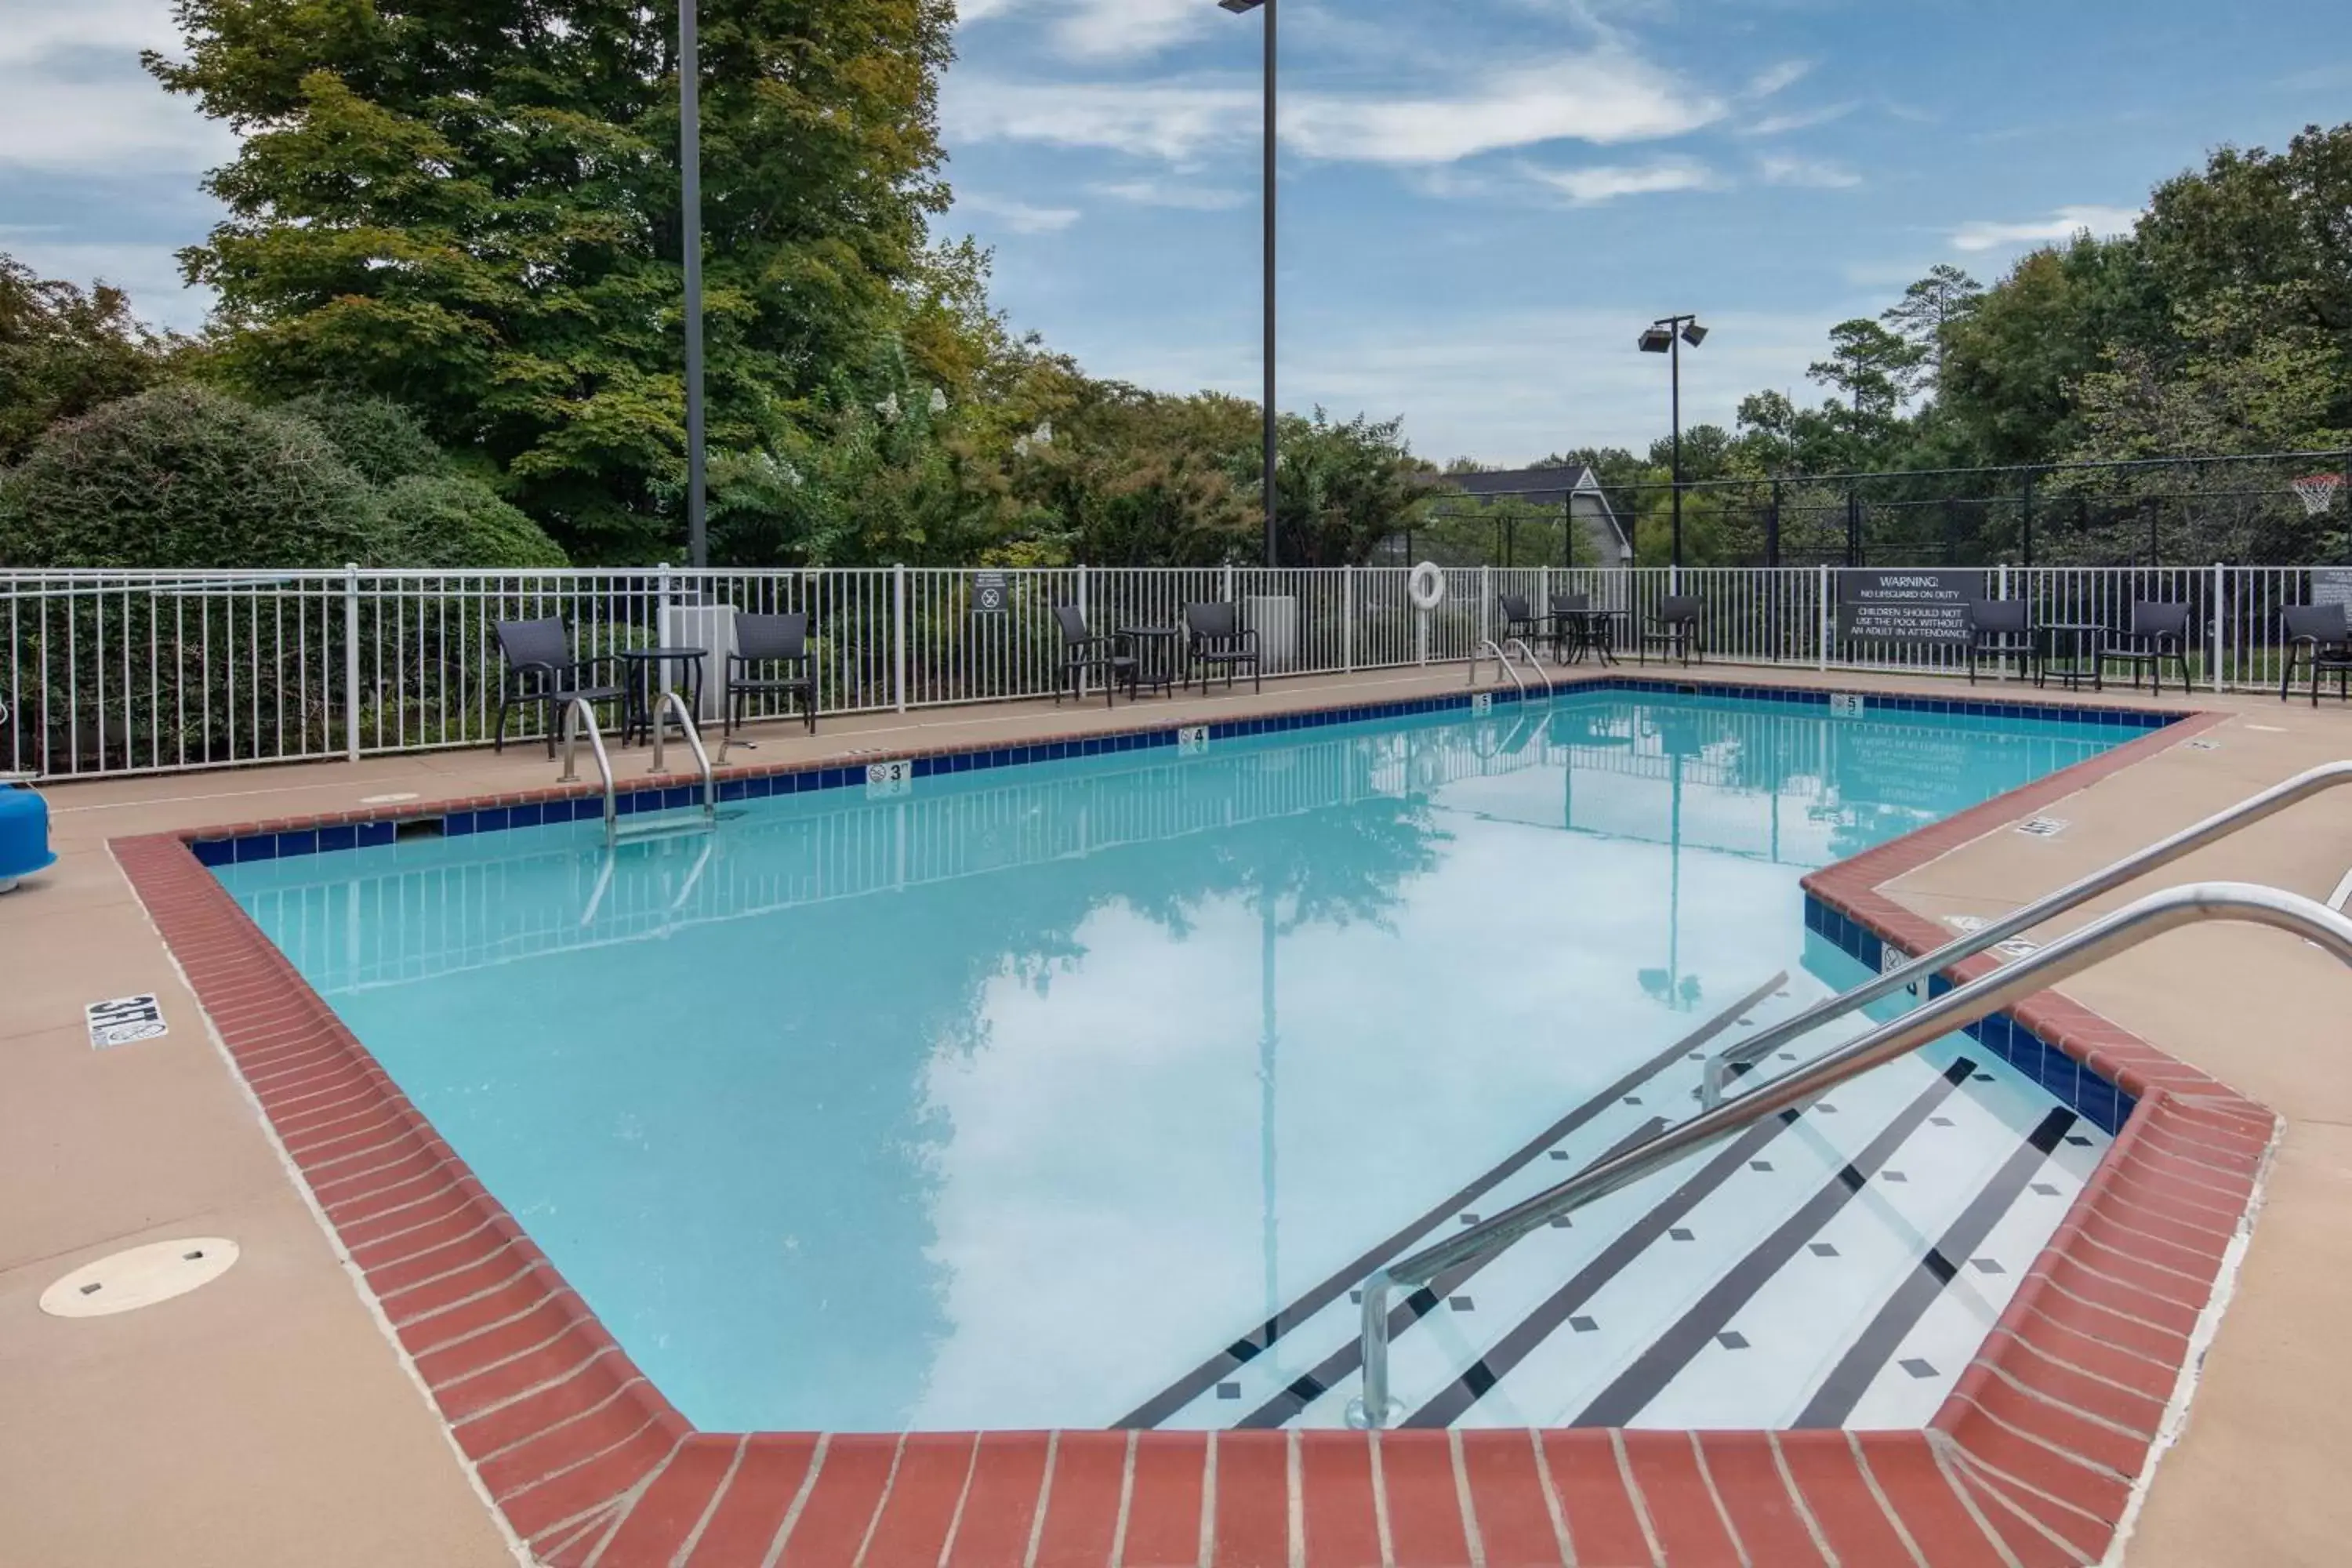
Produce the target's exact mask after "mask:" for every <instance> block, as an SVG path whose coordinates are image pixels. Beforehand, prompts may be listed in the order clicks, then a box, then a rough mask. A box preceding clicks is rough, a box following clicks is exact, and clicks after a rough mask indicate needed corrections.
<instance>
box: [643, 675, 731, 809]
mask: <svg viewBox="0 0 2352 1568" xmlns="http://www.w3.org/2000/svg"><path fill="white" fill-rule="evenodd" d="M671 709H676V710H677V724H678V728H679V729H680V730H682V731H685V733H686V743H687V746H688V749H690V750H691V751H692V752H694V765H695V766H696V767H698V768H699V769H700V770H701V771H702V815H703V816H705V817H706V818H708V819H709V820H710V821H713V822H716V821H718V820H719V779H718V775H717V774H715V773H712V772H711V771H710V753H709V752H707V751H705V750H704V749H703V746H702V734H701V732H700V731H698V730H697V729H696V728H695V726H694V715H693V714H692V713H690V712H688V710H687V707H686V699H685V698H683V697H680V696H679V695H678V694H677V692H675V691H672V690H670V689H667V688H665V689H663V691H662V694H661V698H660V700H658V701H656V703H655V704H654V720H653V731H654V765H653V768H652V770H651V771H652V772H654V773H664V772H666V771H667V769H665V767H664V766H663V764H662V731H663V729H664V728H665V727H666V721H667V717H668V714H669V710H671Z"/></svg>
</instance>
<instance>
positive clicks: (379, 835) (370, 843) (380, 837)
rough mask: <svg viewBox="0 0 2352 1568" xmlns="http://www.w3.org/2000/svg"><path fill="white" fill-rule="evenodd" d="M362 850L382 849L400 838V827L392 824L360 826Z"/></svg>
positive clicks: (380, 823)
mask: <svg viewBox="0 0 2352 1568" xmlns="http://www.w3.org/2000/svg"><path fill="white" fill-rule="evenodd" d="M359 828H360V841H359V847H360V848H362V849H381V848H383V847H385V846H386V845H388V844H390V843H391V842H392V841H393V840H394V839H395V838H397V837H400V827H399V825H398V824H396V823H391V822H362V823H361V824H360V825H359Z"/></svg>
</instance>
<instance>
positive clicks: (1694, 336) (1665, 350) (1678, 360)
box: [1641, 316, 1706, 571]
mask: <svg viewBox="0 0 2352 1568" xmlns="http://www.w3.org/2000/svg"><path fill="white" fill-rule="evenodd" d="M1641 342H1642V352H1643V353H1645V354H1664V355H1666V356H1667V357H1668V359H1669V360H1670V361H1671V362H1672V363H1673V365H1674V374H1673V381H1674V455H1673V457H1672V458H1671V462H1672V465H1673V469H1672V471H1673V475H1674V486H1675V570H1676V571H1680V570H1681V569H1682V564H1683V344H1685V343H1688V344H1690V346H1691V347H1693V348H1696V347H1698V346H1699V344H1701V343H1703V342H1706V328H1705V327H1702V326H1700V325H1699V324H1698V318H1697V317H1696V316H1661V317H1659V318H1658V319H1657V320H1656V321H1653V322H1651V323H1650V328H1649V330H1648V331H1645V332H1643V334H1642V340H1641Z"/></svg>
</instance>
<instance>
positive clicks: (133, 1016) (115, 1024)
mask: <svg viewBox="0 0 2352 1568" xmlns="http://www.w3.org/2000/svg"><path fill="white" fill-rule="evenodd" d="M82 1012H83V1015H84V1016H86V1017H87V1018H88V1019H89V1048H90V1049H91V1050H94V1051H102V1050H104V1049H106V1048H107V1047H109V1046H127V1045H131V1044H132V1043H133V1042H135V1041H139V1040H153V1039H160V1038H162V1037H163V1036H165V1035H168V1034H170V1033H171V1032H172V1030H171V1026H170V1025H168V1024H166V1023H164V1022H163V1005H162V1004H161V1003H159V1002H157V1001H156V1000H155V998H153V997H152V996H117V997H116V998H115V999H114V1000H113V1001H111V1002H93V1003H91V1004H90V1005H89V1006H87V1007H85V1008H83V1009H82Z"/></svg>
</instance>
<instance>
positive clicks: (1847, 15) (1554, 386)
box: [0, 0, 2352, 461]
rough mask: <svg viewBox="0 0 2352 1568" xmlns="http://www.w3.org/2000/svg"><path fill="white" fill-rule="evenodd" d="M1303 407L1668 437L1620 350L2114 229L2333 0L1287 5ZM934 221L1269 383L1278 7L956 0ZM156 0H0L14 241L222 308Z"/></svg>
mask: <svg viewBox="0 0 2352 1568" xmlns="http://www.w3.org/2000/svg"><path fill="white" fill-rule="evenodd" d="M1277 3H1278V4H1280V5H1281V6H1282V8H1283V26H1282V39H1283V54H1284V58H1283V87H1284V92H1285V95H1286V114H1285V123H1284V137H1283V140H1284V146H1283V162H1282V180H1281V188H1282V214H1283V222H1284V246H1283V262H1282V282H1283V288H1284V291H1285V309H1284V320H1283V337H1282V363H1283V383H1284V385H1283V396H1282V401H1283V403H1284V405H1285V406H1286V407H1294V408H1299V409H1305V408H1307V407H1310V406H1313V405H1317V404H1322V405H1328V407H1330V408H1331V409H1332V410H1333V411H1335V412H1338V413H1343V414H1345V413H1353V412H1356V411H1358V410H1362V411H1366V412H1370V413H1372V414H1374V415H1377V416H1390V415H1402V416H1404V419H1405V427H1406V433H1407V435H1408V437H1410V438H1411V439H1412V442H1413V444H1414V447H1415V449H1416V450H1418V451H1420V452H1422V453H1423V455H1425V456H1430V457H1433V458H1440V459H1443V458H1450V457H1453V456H1455V455H1458V454H1464V453H1468V454H1473V455H1475V456H1478V457H1481V458H1487V459H1490V460H1496V461H1506V460H1517V459H1524V458H1531V457H1535V456H1538V455H1540V454H1541V453H1543V452H1545V451H1548V450H1550V449H1553V448H1556V447H1568V446H1575V445H1580V444H1583V443H1586V442H1605V443H1618V444H1626V445H1640V444H1644V443H1646V441H1647V440H1648V439H1649V437H1651V436H1652V435H1653V434H1654V433H1656V432H1658V431H1659V430H1661V429H1662V428H1663V427H1664V418H1665V388H1664V366H1663V365H1662V363H1660V362H1659V361H1657V360H1656V359H1654V358H1644V357H1643V356H1641V355H1639V354H1638V353H1635V352H1634V350H1633V336H1634V334H1635V332H1636V331H1638V330H1639V328H1640V327H1641V326H1642V325H1643V323H1644V322H1646V321H1649V320H1650V319H1651V318H1652V317H1654V316H1657V315H1661V314H1664V313H1665V312H1667V311H1670V310H1697V311H1700V312H1702V313H1703V314H1704V315H1705V317H1706V320H1707V321H1708V324H1709V325H1710V326H1711V327H1712V328H1713V329H1714V335H1713V336H1712V337H1710V339H1709V340H1708V342H1707V344H1706V347H1705V348H1704V349H1703V350H1700V351H1698V352H1697V353H1694V354H1691V355H1689V356H1687V357H1686V359H1685V365H1684V371H1685V416H1686V417H1688V418H1691V419H1699V418H1716V419H1721V420H1725V421H1728V419H1729V416H1730V414H1731V410H1732V408H1733V406H1734V405H1735V404H1736V403H1737V402H1738V397H1739V396H1740V395H1742V394H1743V393H1745V392H1748V391H1750V390H1753V389H1755V388H1757V387H1761V386H1779V387H1784V388H1789V389H1791V390H1794V391H1796V392H1798V393H1799V394H1800V395H1806V394H1807V392H1808V389H1807V387H1806V384H1805V382H1804V367H1805V365H1806V363H1808V362H1809V361H1811V359H1813V358H1815V357H1817V355H1818V353H1820V350H1821V345H1822V336H1823V333H1824V331H1826V329H1827V327H1828V326H1829V325H1830V323H1832V322H1833V321H1839V320H1842V319H1843V318H1845V317H1847V316H1852V315H1856V314H1874V313H1875V312H1876V311H1877V310H1880V309H1882V308H1884V306H1885V304H1886V303H1887V302H1888V301H1889V300H1892V299H1893V298H1894V297H1895V295H1896V294H1897V293H1899V292H1900V290H1901V288H1902V285H1903V284H1904V283H1905V282H1906V281H1907V280H1909V279H1911V278H1914V277H1916V276H1917V275H1918V274H1919V273H1920V272H1922V271H1924V270H1925V269H1926V268H1927V267H1928V266H1930V265H1932V264H1934V263H1935V262H1937V261H1953V262H1957V263H1958V264H1960V265H1962V266H1964V267H1967V268H1969V270H1971V271H1972V272H1974V273H1976V274H1977V275H1978V276H1979V278H1982V279H1986V280H1988V281H1990V279H1993V278H1995V277H1997V276H1998V275H1999V274H2000V271H2001V270H2002V269H2003V268H2006V267H2007V266H2008V264H2009V263H2010V262H2011V260H2013V259H2014V258H2015V257H2016V256H2017V255H2018V254H2019V253H2020V252H2021V250H2022V249H2023V248H2024V247H2027V246H2028V245H2030V244H2032V243H2035V242H2038V241H2039V240H2042V239H2043V238H2048V237H2059V236H2062V235H2063V234H2064V233H2066V232H2067V231H2069V230H2070V229H2071V228H2073V227H2075V226H2090V227H2092V228H2095V229H2108V228H2113V227H2116V226H2124V225H2126V224H2128V222H2129V221H2130V218H2131V216H2132V214H2133V212H2134V211H2135V210H2136V209H2137V206H2138V205H2140V203H2141V202H2142V201H2143V200H2144V199H2145V197H2146V195H2147V189H2148V187H2149V186H2150V185H2151V184H2154V183H2155V182H2156V181H2157V180H2158V179H2161V178H2163V177H2164V176H2166V175H2168V174H2172V173H2174V172H2175V171H2177V170H2179V169H2181V168H2183V167H2186V166H2188V165H2189V164H2191V163H2196V162H2198V161H2200V159H2201V158H2202V157H2203V155H2204V153H2205V152H2206V150H2207V149H2209V148H2210V147H2212V146H2214V145H2217V144H2219V143H2222V142H2238V143H2241V144H2262V145H2268V146H2278V145H2281V144H2283V143H2284V142H2285V140H2286V139H2287V137H2288V136H2290V135H2291V134H2292V133H2293V132H2294V130H2295V129H2297V128H2298V127H2300V126H2301V125H2303V124H2305V123H2306V122H2307V121H2327V122H2334V121H2340V120H2343V119H2345V118H2347V117H2352V108H2348V107H2347V106H2352V32H2347V29H2346V28H2345V27H2344V26H2342V16H2341V13H2340V8H2339V6H2338V5H2334V4H2320V3H2317V0H2250V3H2245V4H2241V5H2236V6H2233V7H2230V8H2228V20H2227V22H2226V23H2220V24H2217V21H2216V18H2217V16H2219V15H2220V14H2221V12H2220V8H2217V7H2215V6H2213V5H2211V4H2210V0H2206V3H2202V4H2195V3H2191V0H2069V3H2064V4H2051V3H2049V0H2038V3H2032V4H2029V3H2027V0H1975V3H1971V4H1965V5H1963V4H1928V3H1925V0H1912V3H1909V4H1902V3H1891V0H1277ZM963 16H964V20H963V23H962V25H961V29H960V31H959V35H958V48H959V52H960V55H961V59H960V60H959V63H958V64H957V65H956V67H955V68H954V69H953V70H952V71H950V75H949V78H948V80H947V82H946V84H945V88H944V92H943V102H942V121H943V127H944V132H945V137H946V141H947V144H948V147H949V150H950V154H951V163H950V166H949V171H948V172H949V177H950V181H951V183H952V184H954V186H955V189H956V192H957V196H958V201H957V205H956V209H955V211H954V213H953V214H952V215H951V216H950V218H949V220H948V222H947V224H946V225H945V227H946V228H947V229H948V230H950V231H951V232H970V233H972V234H975V235H977V236H979V237H981V238H982V240H983V241H984V242H985V243H987V244H988V245H990V246H991V247H993V248H994V249H995V251H996V286H995V292H996V297H997V299H998V300H999V302H1000V303H1001V304H1002V305H1003V307H1004V308H1005V309H1006V310H1008V311H1010V313H1011V315H1012V318H1013V321H1014V323H1015V324H1016V325H1017V326H1019V327H1021V328H1024V329H1035V330H1037V331H1042V332H1043V333H1044V334H1045V337H1046V339H1047V341H1048V342H1050V343H1052V344H1053V345H1054V346H1055V347H1056V348H1059V349H1063V350H1066V351H1067V352H1070V353H1075V354H1076V355H1077V356H1078V357H1079V358H1080V360H1081V361H1083V362H1084V363H1086V364H1087V367H1088V368H1089V369H1091V370H1093V371H1095V372H1096V373H1097V374H1105V375H1112V376H1118V377H1121V378H1124V379H1127V380H1131V381H1135V382H1139V383H1141V384H1146V385H1150V386H1155V387H1161V388H1166V389H1171V390H1190V389H1192V388H1196V387H1217V388H1221V389H1224V390H1229V391H1234V392H1239V393H1244V394H1254V393H1255V389H1256V385H1257V376H1258V350H1257V256H1258V252H1257V243H1258V239H1257V223H1258V214H1257V135H1258V104H1257V96H1256V95H1257V88H1258V63H1259V55H1258V48H1259V26H1260V24H1259V22H1258V20H1257V18H1255V17H1254V16H1252V17H1236V16H1231V15H1229V14H1227V13H1226V12H1224V11H1223V10H1221V9H1219V8H1218V6H1217V5H1216V4H1215V3H1214V0H964V5H963ZM142 45H152V46H155V47H165V48H169V47H172V45H173V33H172V27H171V18H170V6H169V4H168V0H76V3H75V4H72V5H66V4H62V3H60V0H0V249H6V250H9V251H12V252H14V253H15V254H16V255H18V256H20V257H22V258H25V259H26V260H27V261H29V262H31V263H33V264H34V265H36V266H37V267H39V268H42V269H44V270H46V271H49V272H53V273H65V274H68V275H73V276H76V277H80V278H85V279H87V278H88V277H89V276H92V275H103V276H105V277H106V278H108V279H110V280H112V281H116V282H120V283H121V284H123V285H124V286H126V287H128V288H130V289H132V290H133V292H134V295H135V297H136V299H137V300H138V302H139V304H140V306H141V307H142V310H145V311H146V312H147V313H149V314H151V315H152V316H155V317H157V318H160V319H163V320H165V321H171V322H172V323H173V324H175V325H181V326H192V325H194V324H195V323H196V322H197V321H201V319H202V316H203V312H204V301H203V300H201V299H200V298H197V297H195V296H192V295H188V294H185V293H184V292H183V291H181V290H180V289H179V288H178V285H177V279H176V274H175V271H174V268H173V262H172V258H171V252H172V250H173V247H176V246H178V245H182V244H185V243H187V242H188V241H190V240H192V239H194V238H196V237H199V236H201V234H202V233H203V232H204V230H205V227H206V226H207V225H208V224H209V223H210V222H211V221H212V217H213V216H214V215H213V212H212V208H211V206H210V204H209V203H208V202H207V201H206V199H205V198H204V197H203V196H202V195H199V194H198V193H197V192H196V191H195V189H194V182H195V179H196V177H197V175H198V174H199V173H200V171H201V170H202V169H203V168H205V166H207V165H208V164H211V163H217V162H218V161H220V159H221V158H222V157H223V156H225V155H226V153H227V152H228V151H229V149H230V147H231V142H230V139H229V137H228V134H227V133H226V132H225V131H223V130H221V129H220V128H218V127H215V126H210V125H207V124H205V122H204V121H200V120H198V119H197V118H196V117H195V116H194V114H193V112H192V111H190V110H188V109H187V108H186V107H185V106H184V105H182V104H180V103H177V102H175V101H173V100H168V99H166V98H164V97H163V94H162V93H161V91H160V90H159V89H155V88H154V87H153V86H152V84H151V83H149V82H148V81H147V80H146V79H145V78H144V77H143V76H142V75H141V74H140V72H139V71H138V68H137V65H136V62H135V55H136V51H137V49H138V48H139V47H141V46H142Z"/></svg>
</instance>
